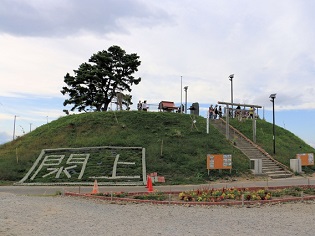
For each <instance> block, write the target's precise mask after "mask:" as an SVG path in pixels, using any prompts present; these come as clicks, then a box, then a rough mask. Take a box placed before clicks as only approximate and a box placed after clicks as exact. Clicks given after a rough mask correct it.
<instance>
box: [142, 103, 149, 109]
mask: <svg viewBox="0 0 315 236" xmlns="http://www.w3.org/2000/svg"><path fill="white" fill-rule="evenodd" d="M142 110H143V111H148V104H147V101H146V100H144V101H143V103H142Z"/></svg>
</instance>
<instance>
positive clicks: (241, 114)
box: [235, 106, 255, 121]
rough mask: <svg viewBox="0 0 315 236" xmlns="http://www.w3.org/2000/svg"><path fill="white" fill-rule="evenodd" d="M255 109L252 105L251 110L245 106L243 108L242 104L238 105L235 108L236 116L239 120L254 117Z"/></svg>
mask: <svg viewBox="0 0 315 236" xmlns="http://www.w3.org/2000/svg"><path fill="white" fill-rule="evenodd" d="M254 111H255V108H254V107H250V108H249V110H246V109H245V107H244V109H243V110H241V107H240V106H237V107H236V110H235V117H236V118H237V119H238V120H239V121H242V119H243V118H245V119H248V118H249V119H253V118H254Z"/></svg>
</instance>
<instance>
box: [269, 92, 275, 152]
mask: <svg viewBox="0 0 315 236" xmlns="http://www.w3.org/2000/svg"><path fill="white" fill-rule="evenodd" d="M276 95H277V94H276V93H273V94H270V96H269V98H271V100H270V101H271V102H272V120H273V154H276V134H275V98H276Z"/></svg>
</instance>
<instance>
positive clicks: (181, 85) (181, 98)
mask: <svg viewBox="0 0 315 236" xmlns="http://www.w3.org/2000/svg"><path fill="white" fill-rule="evenodd" d="M182 105H183V76H181V77H180V113H183V109H182V108H183V106H182Z"/></svg>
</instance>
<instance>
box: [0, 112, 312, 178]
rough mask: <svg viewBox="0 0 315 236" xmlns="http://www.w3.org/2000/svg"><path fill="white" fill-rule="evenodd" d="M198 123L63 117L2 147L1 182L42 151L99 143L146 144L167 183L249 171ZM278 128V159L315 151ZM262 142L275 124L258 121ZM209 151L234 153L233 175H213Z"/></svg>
mask: <svg viewBox="0 0 315 236" xmlns="http://www.w3.org/2000/svg"><path fill="white" fill-rule="evenodd" d="M196 121H197V122H196V123H195V124H196V127H195V126H192V117H191V116H190V115H188V114H177V113H159V112H138V111H121V112H94V113H84V114H77V115H69V116H65V117H61V118H59V119H58V120H55V121H52V122H51V123H49V124H46V125H43V126H41V127H39V128H37V129H36V130H33V131H32V132H31V133H28V134H26V135H24V136H22V137H19V138H18V139H16V140H14V141H12V142H9V143H6V144H3V145H1V146H0V180H8V181H18V180H20V179H21V178H22V177H23V176H24V175H25V174H26V172H27V171H28V170H29V169H30V167H31V166H32V165H33V163H34V161H35V160H36V158H37V157H38V156H39V154H40V152H41V150H42V149H53V148H79V147H97V146H123V147H130V146H131V147H144V148H146V166H147V173H150V172H158V174H159V175H162V176H165V179H166V181H167V184H178V183H203V182H205V181H207V180H211V179H213V178H217V177H224V176H230V175H232V176H238V175H242V174H249V170H248V167H249V161H248V159H247V157H246V156H244V155H243V154H242V153H241V152H240V151H239V150H238V149H236V148H234V147H233V146H232V145H231V144H230V142H229V141H227V140H226V139H225V137H224V136H223V135H222V134H220V133H219V132H218V131H217V130H216V129H215V128H213V127H212V126H210V134H206V119H205V118H203V117H196ZM232 122H234V121H231V123H232ZM234 125H235V126H236V127H237V128H238V129H240V130H241V131H242V132H244V134H246V135H248V137H251V136H252V134H251V123H249V122H244V123H236V122H235V124H234ZM276 131H277V135H278V136H277V139H276V141H277V147H278V146H280V147H281V148H280V147H279V149H278V150H277V155H276V159H277V160H279V161H281V162H283V163H285V164H288V163H289V159H291V158H294V156H295V154H296V153H301V152H314V151H315V150H314V149H313V148H311V147H310V146H309V145H307V144H305V143H304V142H303V141H302V140H301V139H299V138H298V137H296V136H294V135H293V134H292V133H290V132H288V131H286V130H284V129H282V128H280V127H277V130H276ZM270 136H271V139H270ZM269 139H270V140H269ZM257 142H258V143H259V144H261V146H262V147H263V148H265V149H266V150H267V152H269V153H272V150H271V148H272V147H273V146H272V124H270V123H267V122H265V121H262V120H259V121H258V122H257ZM208 153H212V154H216V153H221V154H232V155H233V170H232V173H231V174H230V173H229V172H228V171H222V173H219V171H211V174H210V176H208V172H207V169H206V155H207V154H208ZM310 171H312V170H310ZM90 174H93V173H90ZM83 179H84V178H83Z"/></svg>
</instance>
